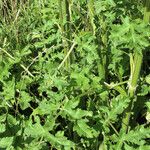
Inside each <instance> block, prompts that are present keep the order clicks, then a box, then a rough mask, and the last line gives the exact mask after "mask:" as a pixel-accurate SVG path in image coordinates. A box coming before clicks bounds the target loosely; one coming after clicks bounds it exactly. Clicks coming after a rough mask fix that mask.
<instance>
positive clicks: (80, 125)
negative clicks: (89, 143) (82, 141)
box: [73, 119, 98, 138]
mask: <svg viewBox="0 0 150 150" xmlns="http://www.w3.org/2000/svg"><path fill="white" fill-rule="evenodd" d="M73 130H74V131H76V132H77V133H78V134H79V136H84V137H87V138H94V137H97V136H98V132H97V131H96V130H94V129H93V128H91V127H90V126H88V125H87V120H85V119H82V120H77V122H76V123H75V125H74V127H73Z"/></svg>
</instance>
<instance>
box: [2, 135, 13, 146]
mask: <svg viewBox="0 0 150 150" xmlns="http://www.w3.org/2000/svg"><path fill="white" fill-rule="evenodd" d="M13 139H14V137H4V138H1V139H0V148H9V147H11V145H12V143H13Z"/></svg>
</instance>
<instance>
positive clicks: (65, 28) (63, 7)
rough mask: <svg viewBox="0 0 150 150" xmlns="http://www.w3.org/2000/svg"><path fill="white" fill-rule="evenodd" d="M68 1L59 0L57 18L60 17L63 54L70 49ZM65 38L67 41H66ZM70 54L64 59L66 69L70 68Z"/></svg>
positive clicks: (69, 11)
mask: <svg viewBox="0 0 150 150" xmlns="http://www.w3.org/2000/svg"><path fill="white" fill-rule="evenodd" d="M69 2H70V1H69V0H59V1H58V3H59V18H60V26H61V30H62V35H63V37H65V38H63V45H64V54H65V56H66V55H67V53H68V50H69V49H70V40H71V26H70V21H71V19H70V18H71V10H70V3H69ZM66 38H67V39H68V41H66ZM70 59H71V58H70V56H69V57H68V58H67V60H66V61H65V68H66V70H68V71H69V70H70Z"/></svg>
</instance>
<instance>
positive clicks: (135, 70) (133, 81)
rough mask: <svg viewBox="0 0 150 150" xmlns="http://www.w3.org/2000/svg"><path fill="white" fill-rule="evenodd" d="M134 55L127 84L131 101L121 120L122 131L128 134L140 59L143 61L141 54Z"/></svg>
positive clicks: (140, 63)
mask: <svg viewBox="0 0 150 150" xmlns="http://www.w3.org/2000/svg"><path fill="white" fill-rule="evenodd" d="M134 55H135V56H134V60H133V64H131V65H133V68H132V70H131V73H130V79H129V84H128V86H129V89H128V95H129V97H130V99H131V102H130V104H129V107H128V108H127V109H126V110H125V115H124V118H123V120H122V131H124V132H128V126H129V121H130V117H131V111H132V108H133V103H134V99H135V98H136V95H135V91H136V88H137V83H138V78H139V75H140V70H141V65H142V59H143V56H142V54H140V53H138V52H135V54H134ZM130 59H131V58H130Z"/></svg>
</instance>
